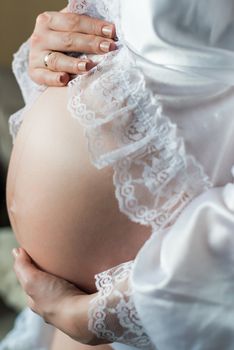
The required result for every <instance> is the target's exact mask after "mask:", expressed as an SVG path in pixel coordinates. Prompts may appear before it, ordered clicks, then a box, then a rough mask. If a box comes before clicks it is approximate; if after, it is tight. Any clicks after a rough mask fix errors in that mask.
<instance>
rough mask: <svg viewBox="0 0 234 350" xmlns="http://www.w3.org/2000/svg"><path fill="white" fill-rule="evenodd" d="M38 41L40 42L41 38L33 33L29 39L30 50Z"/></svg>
mask: <svg viewBox="0 0 234 350" xmlns="http://www.w3.org/2000/svg"><path fill="white" fill-rule="evenodd" d="M40 40H41V37H40V36H39V35H38V34H36V33H35V32H34V33H33V34H32V35H31V38H30V46H31V48H32V47H33V46H36V45H38V43H39V42H40Z"/></svg>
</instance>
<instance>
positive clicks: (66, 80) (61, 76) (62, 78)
mask: <svg viewBox="0 0 234 350" xmlns="http://www.w3.org/2000/svg"><path fill="white" fill-rule="evenodd" d="M59 81H60V83H62V84H67V83H68V79H67V75H66V74H63V75H60V77H59Z"/></svg>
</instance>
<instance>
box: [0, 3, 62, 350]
mask: <svg viewBox="0 0 234 350" xmlns="http://www.w3.org/2000/svg"><path fill="white" fill-rule="evenodd" d="M65 6H66V1H64V0H50V1H48V0H20V1H19V0H1V2H0V43H1V44H0V45H1V48H0V340H1V339H2V338H3V337H4V335H5V334H6V333H7V332H8V331H9V329H10V328H11V327H12V325H13V322H14V319H15V316H16V315H17V313H18V312H19V311H20V310H21V309H22V308H23V307H24V305H25V301H24V296H23V294H22V292H21V290H20V288H19V286H18V284H17V282H16V279H15V276H14V273H13V271H12V264H13V261H12V258H11V249H12V248H13V247H15V246H16V242H15V240H14V236H13V234H12V231H11V228H10V226H9V220H8V217H7V211H6V200H5V185H6V176H7V168H8V163H9V158H10V153H11V149H12V140H11V137H10V135H9V131H8V119H9V116H10V115H11V114H12V113H14V112H15V111H17V110H18V109H19V108H21V107H22V106H23V100H22V97H21V93H20V91H19V89H18V86H17V84H16V81H15V79H14V77H13V74H12V72H11V62H12V58H13V53H14V52H16V51H17V49H18V48H19V46H20V45H21V43H23V41H25V40H26V39H27V38H28V37H29V36H30V34H31V33H32V31H33V27H34V23H35V18H36V16H37V15H38V14H39V13H41V12H43V11H45V10H48V11H51V10H54V11H55V10H60V9H62V8H64V7H65ZM16 350H17V349H16Z"/></svg>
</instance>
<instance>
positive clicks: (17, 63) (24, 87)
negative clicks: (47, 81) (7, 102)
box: [9, 40, 46, 142]
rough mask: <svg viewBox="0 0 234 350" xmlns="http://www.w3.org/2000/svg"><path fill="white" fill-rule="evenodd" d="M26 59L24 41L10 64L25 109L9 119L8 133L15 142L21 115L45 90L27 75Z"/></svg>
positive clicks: (21, 119) (26, 45) (27, 47)
mask: <svg viewBox="0 0 234 350" xmlns="http://www.w3.org/2000/svg"><path fill="white" fill-rule="evenodd" d="M28 58H29V40H28V41H26V42H25V43H24V44H23V45H22V46H21V47H20V48H19V50H18V52H17V53H16V54H14V60H13V63H12V69H13V73H14V75H15V77H16V80H17V82H18V84H19V86H20V89H21V92H22V95H23V98H24V101H25V103H26V107H25V108H23V109H21V110H20V111H18V112H16V113H15V114H13V115H12V116H11V117H10V119H9V128H10V133H11V135H12V137H13V142H14V141H15V138H16V135H17V133H18V131H19V129H20V126H21V124H22V122H23V114H24V112H25V111H26V110H28V109H29V108H30V107H31V106H32V104H33V102H34V101H35V100H36V99H37V97H38V96H39V95H40V94H41V93H42V92H43V91H44V90H45V89H46V87H45V86H43V85H38V84H36V83H34V81H33V80H32V79H31V78H30V76H29V74H28Z"/></svg>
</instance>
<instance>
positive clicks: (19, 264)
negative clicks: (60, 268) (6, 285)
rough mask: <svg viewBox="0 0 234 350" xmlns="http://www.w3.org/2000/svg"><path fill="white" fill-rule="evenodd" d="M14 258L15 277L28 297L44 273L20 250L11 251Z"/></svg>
mask: <svg viewBox="0 0 234 350" xmlns="http://www.w3.org/2000/svg"><path fill="white" fill-rule="evenodd" d="M12 253H13V256H14V258H15V264H14V270H15V273H16V276H17V278H18V280H19V282H20V284H21V286H22V288H23V289H24V290H25V292H26V293H27V294H28V295H31V294H33V290H34V288H35V285H36V284H37V281H38V280H39V279H41V278H42V277H43V275H44V273H43V272H42V271H41V270H39V269H38V268H37V267H36V266H35V264H34V263H33V261H32V259H31V258H30V257H29V255H28V254H27V253H26V252H25V250H23V249H22V248H18V249H14V250H13V251H12Z"/></svg>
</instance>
